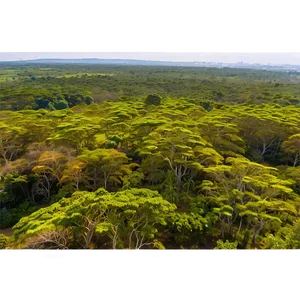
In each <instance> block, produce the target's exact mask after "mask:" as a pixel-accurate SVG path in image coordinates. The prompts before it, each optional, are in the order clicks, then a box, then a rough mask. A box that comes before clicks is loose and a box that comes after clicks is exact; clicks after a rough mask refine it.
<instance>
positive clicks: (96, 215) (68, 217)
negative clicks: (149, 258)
mask: <svg viewBox="0 0 300 300" xmlns="http://www.w3.org/2000/svg"><path fill="white" fill-rule="evenodd" d="M175 208H176V206H175V205H174V204H171V203H169V202H168V201H166V200H163V199H162V197H161V196H160V195H159V194H158V192H156V191H151V190H147V189H131V190H126V191H120V192H117V193H108V192H107V191H105V190H104V189H99V190H97V191H96V192H76V193H74V194H73V195H72V197H71V198H63V199H61V200H60V201H59V202H57V203H54V204H52V205H51V206H49V207H47V208H43V209H40V210H38V211H37V212H35V213H33V214H31V215H30V216H27V217H24V218H22V219H21V220H20V221H19V223H17V224H16V225H15V226H14V242H15V244H16V247H18V246H19V247H27V248H28V247H37V248H39V247H43V248H45V247H46V248H61V249H66V248H78V247H80V248H84V249H88V248H93V247H94V246H95V243H97V237H98V240H99V239H100V242H98V243H99V244H98V247H100V248H102V247H108V248H113V249H116V248H128V249H140V248H142V247H148V248H151V247H152V248H153V247H162V244H161V242H159V241H158V240H157V239H156V235H157V232H158V230H157V226H158V225H159V226H164V225H166V217H167V216H168V214H169V213H171V212H173V211H174V210H175ZM105 239H106V240H107V239H108V240H109V241H110V242H109V244H108V245H107V244H106V245H105V243H106V242H101V240H103V241H105Z"/></svg>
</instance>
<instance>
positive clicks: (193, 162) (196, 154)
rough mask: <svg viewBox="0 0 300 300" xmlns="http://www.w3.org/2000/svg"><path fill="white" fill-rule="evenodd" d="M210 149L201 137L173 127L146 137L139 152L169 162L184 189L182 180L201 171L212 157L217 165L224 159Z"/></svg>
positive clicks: (166, 127) (178, 184) (177, 180)
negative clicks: (192, 173)
mask: <svg viewBox="0 0 300 300" xmlns="http://www.w3.org/2000/svg"><path fill="white" fill-rule="evenodd" d="M210 146H211V145H210V144H209V143H208V142H207V141H205V140H204V139H203V138H202V137H201V136H200V135H199V134H196V133H194V132H192V131H191V130H189V129H186V128H184V127H179V126H172V124H170V125H164V126H159V127H157V129H155V130H154V131H153V132H151V133H150V134H149V135H148V136H147V137H145V138H144V141H143V145H142V148H140V149H139V153H140V155H142V156H149V155H150V156H157V157H160V158H161V159H163V160H164V161H166V163H167V164H168V166H169V168H170V169H171V170H172V172H173V174H174V176H175V178H176V183H177V188H178V190H180V188H181V184H182V178H183V177H184V176H186V175H187V174H188V173H189V172H190V171H191V170H192V169H196V170H201V169H202V168H203V165H202V164H201V163H204V162H205V161H206V160H208V159H209V158H211V159H212V160H213V161H214V160H215V159H217V162H216V163H218V159H222V157H221V156H220V155H219V154H218V153H217V152H216V151H215V150H213V149H212V148H209V147H210ZM208 149H210V150H208ZM213 156H215V158H213Z"/></svg>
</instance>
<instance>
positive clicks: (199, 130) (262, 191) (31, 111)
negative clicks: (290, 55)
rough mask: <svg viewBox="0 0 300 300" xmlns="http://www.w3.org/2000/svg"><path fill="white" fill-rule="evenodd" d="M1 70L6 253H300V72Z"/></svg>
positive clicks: (0, 204) (1, 218)
mask: <svg viewBox="0 0 300 300" xmlns="http://www.w3.org/2000/svg"><path fill="white" fill-rule="evenodd" d="M0 72H1V74H2V75H1V76H3V77H5V80H4V79H3V77H2V80H0V109H1V111H0V166H1V167H0V173H1V174H0V175H1V181H0V228H3V229H4V228H8V227H12V226H13V235H12V236H11V237H7V236H5V235H0V248H5V247H9V248H55V249H56V248H59V249H72V248H85V249H86V248H96V249H104V248H109V249H111V248H118V249H119V248H121V249H124V248H126V249H128V248H129V249H132V248H135V249H140V248H158V249H161V248H168V249H170V248H175V249H178V248H185V249H190V248H194V249H199V248H200V249H201V248H216V249H237V248H238V249H246V248H248V249H249V248H259V249H284V248H299V247H300V220H299V208H300V118H299V116H300V105H299V103H300V87H299V76H298V75H297V74H292V73H280V72H267V71H253V70H242V69H236V70H235V69H229V68H225V69H209V68H179V67H174V68H171V67H134V66H123V67H120V66H96V65H95V66H78V65H70V66H66V65H51V66H49V65H48V66H47V65H45V66H44V65H41V66H38V67H37V66H31V65H20V66H11V65H9V64H4V65H2V66H0Z"/></svg>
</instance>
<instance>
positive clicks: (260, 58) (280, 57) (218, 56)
mask: <svg viewBox="0 0 300 300" xmlns="http://www.w3.org/2000/svg"><path fill="white" fill-rule="evenodd" d="M40 58H72V59H74V58H109V59H141V60H158V61H177V62H178V61H180V62H188V61H189V62H192V61H196V62H203V61H205V62H224V63H237V62H241V61H242V62H244V63H252V64H253V63H260V64H268V63H270V64H295V65H300V52H299V53H254V52H252V53H230V52H223V53H222V52H0V61H16V60H29V59H40Z"/></svg>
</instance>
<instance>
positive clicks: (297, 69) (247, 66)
mask: <svg viewBox="0 0 300 300" xmlns="http://www.w3.org/2000/svg"><path fill="white" fill-rule="evenodd" d="M0 64H13V65H22V64H93V65H94V64H98V65H128V66H174V67H211V68H243V69H255V70H267V71H283V72H285V71H286V72H290V71H291V72H300V66H297V65H287V64H285V65H261V64H248V63H242V62H240V63H222V62H173V61H153V60H137V59H100V58H80V59H59V58H44V59H33V60H20V61H11V62H0Z"/></svg>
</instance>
